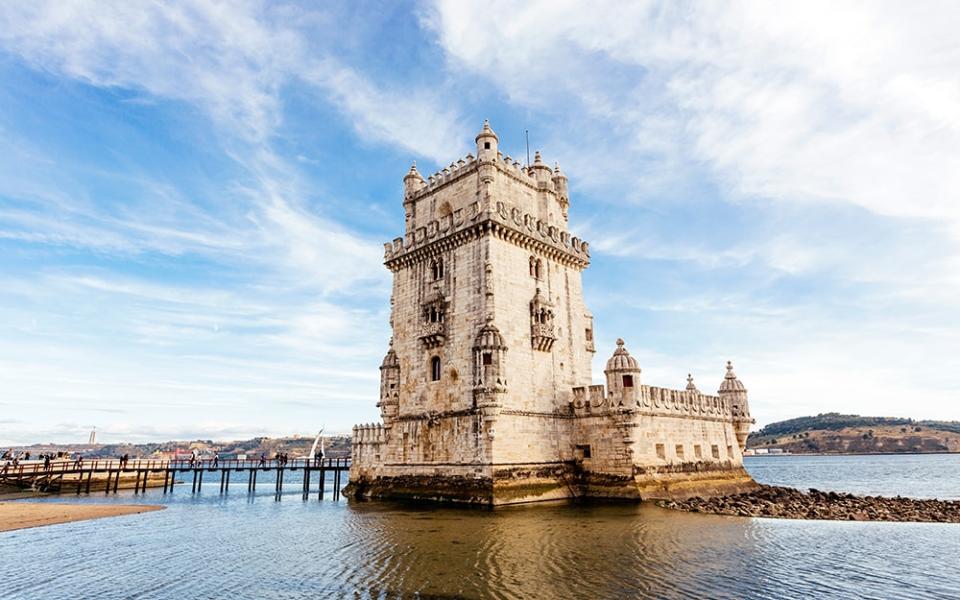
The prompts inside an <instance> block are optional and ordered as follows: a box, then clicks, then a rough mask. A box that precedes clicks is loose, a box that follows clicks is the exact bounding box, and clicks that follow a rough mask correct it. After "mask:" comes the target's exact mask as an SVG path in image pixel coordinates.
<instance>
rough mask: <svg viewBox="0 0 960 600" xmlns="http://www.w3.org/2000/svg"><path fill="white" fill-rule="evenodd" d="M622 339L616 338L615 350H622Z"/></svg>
mask: <svg viewBox="0 0 960 600" xmlns="http://www.w3.org/2000/svg"><path fill="white" fill-rule="evenodd" d="M623 343H624V342H623V338H617V348H623Z"/></svg>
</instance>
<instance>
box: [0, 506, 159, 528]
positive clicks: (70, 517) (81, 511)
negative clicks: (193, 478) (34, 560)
mask: <svg viewBox="0 0 960 600" xmlns="http://www.w3.org/2000/svg"><path fill="white" fill-rule="evenodd" d="M164 508H166V507H164V506H161V505H158V504H56V503H53V502H0V531H15V530H17V529H27V528H30V527H42V526H45V525H58V524H60V523H73V522H75V521H86V520H90V519H102V518H105V517H119V516H123V515H138V514H141V513H146V512H153V511H157V510H163V509H164Z"/></svg>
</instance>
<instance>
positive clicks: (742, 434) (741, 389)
mask: <svg viewBox="0 0 960 600" xmlns="http://www.w3.org/2000/svg"><path fill="white" fill-rule="evenodd" d="M717 393H718V394H720V398H722V399H723V400H725V401H726V402H727V405H728V406H729V407H730V413H731V416H732V417H733V429H734V432H735V433H736V434H737V443H738V444H739V445H740V451H741V452H743V450H744V448H746V447H747V437H749V436H750V425H751V424H753V419H752V418H751V417H750V406H749V404H747V388H746V386H744V385H743V382H742V381H740V380H739V379H737V374H736V373H734V372H733V363H731V362H730V361H729V360H728V361H727V374H726V375H724V376H723V383H721V384H720V389H719V390H718V391H717Z"/></svg>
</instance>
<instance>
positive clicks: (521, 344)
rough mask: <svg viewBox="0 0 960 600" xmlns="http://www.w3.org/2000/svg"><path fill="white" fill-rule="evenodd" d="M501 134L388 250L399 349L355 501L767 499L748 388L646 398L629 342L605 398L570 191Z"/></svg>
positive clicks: (359, 433)
mask: <svg viewBox="0 0 960 600" xmlns="http://www.w3.org/2000/svg"><path fill="white" fill-rule="evenodd" d="M498 141H499V140H498V138H497V135H496V134H495V133H494V132H493V130H492V129H491V128H490V126H489V124H488V123H484V125H483V130H482V131H481V132H480V133H479V134H478V135H477V137H476V143H477V150H476V152H477V155H476V157H474V156H473V155H471V154H468V155H467V156H466V157H465V158H462V159H460V160H458V161H457V162H456V163H452V164H451V165H450V166H449V167H447V168H444V169H443V170H442V171H441V172H439V173H437V174H435V175H432V176H430V177H429V178H427V179H426V180H425V179H424V178H423V177H422V176H421V175H420V173H418V172H417V169H416V166H414V167H412V168H411V169H410V172H409V173H407V175H406V176H405V177H404V178H403V190H404V196H403V207H404V212H405V215H406V217H405V220H406V231H405V234H404V235H403V236H402V237H398V238H396V239H395V240H393V242H392V243H388V244H385V245H384V247H385V256H384V258H385V264H386V266H387V268H388V269H390V271H391V272H392V273H393V293H392V297H391V317H390V324H391V327H392V328H393V338H392V341H391V344H390V349H389V350H388V351H387V355H386V357H384V359H383V364H382V365H381V367H380V401H379V403H378V406H379V407H380V414H381V417H382V420H383V423H382V424H376V425H362V426H356V427H354V428H353V447H352V452H353V461H352V466H351V469H350V484H349V486H348V487H347V490H346V493H347V494H349V495H352V496H354V497H357V498H378V497H380V498H410V499H421V500H436V501H449V502H462V503H471V504H485V505H501V504H514V503H521V502H533V501H540V500H555V499H561V498H575V497H588V498H611V499H632V500H641V499H657V498H676V497H684V496H691V495H713V494H725V493H733V492H739V491H746V490H750V489H753V488H754V487H755V486H756V484H755V483H754V482H753V480H752V479H751V478H750V476H749V475H748V474H747V472H746V471H745V470H744V468H743V449H744V446H745V444H746V441H747V435H748V434H749V431H750V424H751V423H752V419H751V418H750V411H749V408H748V406H747V391H746V389H745V388H744V386H743V384H742V383H741V382H740V380H739V379H737V377H736V375H735V374H734V373H733V368H732V366H731V365H730V364H729V363H727V372H726V376H725V377H724V379H723V382H722V383H721V385H720V389H719V391H718V393H717V395H708V394H704V393H701V392H700V390H698V389H697V387H696V386H695V385H694V383H693V380H692V379H691V378H688V383H687V386H686V389H683V390H673V389H666V388H659V387H653V386H649V385H644V384H642V383H641V372H640V368H639V366H638V365H637V361H636V360H635V359H634V358H633V357H631V356H630V353H629V352H628V351H627V349H626V347H625V346H624V343H623V341H622V340H617V347H616V349H615V350H614V351H613V355H612V356H611V357H610V360H608V361H607V365H606V369H605V370H604V374H605V375H606V386H603V385H592V377H591V367H590V364H591V359H592V358H593V355H594V352H595V348H594V335H593V317H592V316H591V314H590V312H589V311H588V310H587V307H586V304H584V299H583V287H582V283H581V273H582V271H583V270H584V269H586V268H587V266H589V264H590V246H589V244H588V243H587V242H586V241H584V240H581V239H578V238H576V237H572V236H571V235H570V234H569V233H568V228H567V218H568V208H569V205H570V199H569V196H568V192H567V178H566V176H565V175H564V174H563V173H562V172H561V171H560V169H559V167H557V168H553V169H551V168H550V167H548V166H547V165H546V164H544V163H543V161H542V160H541V158H540V155H539V153H537V155H536V158H535V160H534V163H533V164H532V165H530V166H529V167H527V168H523V167H521V165H520V164H519V163H518V162H517V161H514V160H512V159H511V158H510V157H509V156H503V155H502V154H501V153H500V152H499V151H498V148H497V146H498Z"/></svg>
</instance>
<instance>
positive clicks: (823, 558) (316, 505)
mask: <svg viewBox="0 0 960 600" xmlns="http://www.w3.org/2000/svg"><path fill="white" fill-rule="evenodd" d="M747 468H748V470H749V471H750V472H751V473H752V474H753V475H754V477H756V478H757V480H758V481H761V482H764V483H772V484H781V485H793V486H796V487H801V488H806V487H816V488H818V489H823V490H837V491H851V492H857V493H882V494H887V495H897V494H901V495H905V496H917V497H931V496H938V497H941V498H958V497H960V455H936V456H933V455H926V456H844V457H816V456H814V457H802V456H789V457H787V456H781V457H750V458H748V459H747ZM259 485H260V486H261V487H260V488H259V489H258V493H257V495H256V496H253V497H251V496H248V495H247V492H246V482H245V481H240V482H235V483H234V484H233V486H232V488H231V489H230V490H229V493H228V494H227V495H225V496H221V495H220V494H219V493H218V492H219V490H218V488H219V478H216V479H214V478H211V479H210V480H209V485H205V486H204V490H203V492H202V493H200V494H198V495H191V493H190V488H189V485H187V486H186V488H185V489H184V486H178V488H177V489H176V491H175V492H174V493H173V494H168V495H166V496H164V495H163V494H162V493H161V492H160V491H158V490H150V491H148V492H147V494H146V495H142V496H136V497H134V496H133V495H132V493H130V492H127V493H121V494H119V495H117V496H111V497H106V496H103V495H99V494H91V496H90V497H89V498H84V497H79V498H78V497H75V496H71V495H67V496H62V497H59V498H53V499H51V501H58V502H127V503H129V502H142V503H163V504H166V505H167V509H166V510H163V511H159V512H152V513H147V514H143V515H136V516H126V517H117V518H110V519H101V520H94V521H84V522H77V523H69V524H63V525H55V526H51V527H41V528H36V529H27V530H21V531H13V532H6V533H0V598H98V599H110V598H174V599H182V598H377V599H381V598H383V599H387V598H390V599H401V598H411V599H412V598H422V599H427V598H435V599H440V598H442V599H453V598H549V599H554V598H799V597H807V598H828V597H829V598H911V599H914V598H958V597H960V572H958V570H960V569H958V567H960V525H949V524H944V525H941V524H921V523H917V524H914V523H863V522H835V521H789V520H776V519H746V518H739V517H722V516H713V515H700V514H687V513H681V512H675V511H669V510H665V509H660V508H657V507H656V506H650V505H646V504H641V505H632V504H626V505H623V504H621V505H597V504H593V505H591V504H581V505H562V506H558V505H552V506H527V507H514V508H507V509H498V510H495V511H489V510H473V509H458V508H436V507H414V506H409V505H399V504H393V503H381V502H368V503H350V502H347V501H346V500H341V501H337V502H335V501H332V500H329V498H330V494H329V488H328V493H327V495H326V496H327V498H328V499H327V500H324V501H322V502H320V501H317V499H316V493H315V492H314V494H313V495H312V497H311V499H310V500H308V501H304V500H302V498H301V489H302V488H301V486H300V484H298V483H296V481H295V480H292V479H290V478H289V476H288V479H287V483H286V485H285V493H284V494H283V495H282V497H281V499H280V500H279V501H278V500H275V498H274V493H273V485H272V484H270V483H269V482H268V481H267V480H265V479H262V480H261V482H260V484H259ZM328 485H329V484H328ZM314 488H315V486H314Z"/></svg>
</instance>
